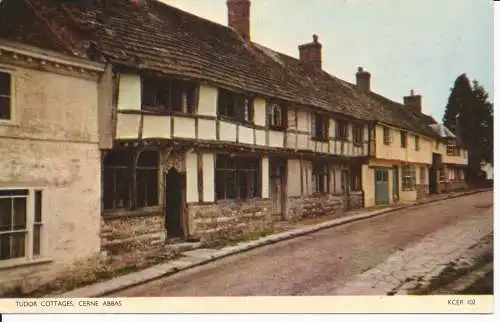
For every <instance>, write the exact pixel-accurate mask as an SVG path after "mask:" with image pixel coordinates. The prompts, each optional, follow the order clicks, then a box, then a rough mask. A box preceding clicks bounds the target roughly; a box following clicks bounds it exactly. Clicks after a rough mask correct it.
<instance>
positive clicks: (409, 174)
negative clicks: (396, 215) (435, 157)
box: [401, 164, 417, 191]
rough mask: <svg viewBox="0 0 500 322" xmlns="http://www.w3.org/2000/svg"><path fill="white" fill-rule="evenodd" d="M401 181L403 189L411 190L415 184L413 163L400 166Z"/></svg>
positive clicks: (415, 172)
mask: <svg viewBox="0 0 500 322" xmlns="http://www.w3.org/2000/svg"><path fill="white" fill-rule="evenodd" d="M401 178H402V180H401V183H402V187H403V191H413V190H415V189H416V185H417V170H416V167H415V165H414V164H403V165H402V167H401Z"/></svg>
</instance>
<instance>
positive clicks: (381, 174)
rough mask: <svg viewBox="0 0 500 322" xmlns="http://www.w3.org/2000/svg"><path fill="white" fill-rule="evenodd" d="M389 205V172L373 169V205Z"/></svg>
mask: <svg viewBox="0 0 500 322" xmlns="http://www.w3.org/2000/svg"><path fill="white" fill-rule="evenodd" d="M388 203H389V171H388V170H387V169H375V204H377V205H385V204H388Z"/></svg>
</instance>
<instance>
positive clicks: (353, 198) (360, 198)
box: [349, 191, 365, 210]
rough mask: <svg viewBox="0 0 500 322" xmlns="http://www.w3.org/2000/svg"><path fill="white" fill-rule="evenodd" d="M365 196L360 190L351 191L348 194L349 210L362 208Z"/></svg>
mask: <svg viewBox="0 0 500 322" xmlns="http://www.w3.org/2000/svg"><path fill="white" fill-rule="evenodd" d="M364 203H365V197H364V195H363V192H362V191H356V192H351V194H350V195H349V210H356V209H361V208H364Z"/></svg>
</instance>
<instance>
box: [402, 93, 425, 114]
mask: <svg viewBox="0 0 500 322" xmlns="http://www.w3.org/2000/svg"><path fill="white" fill-rule="evenodd" d="M403 100H404V105H405V106H406V107H409V108H412V109H413V110H414V111H415V112H417V113H420V114H421V113H422V96H421V95H415V91H414V90H411V91H410V96H405V97H404V98H403Z"/></svg>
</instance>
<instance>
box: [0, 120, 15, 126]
mask: <svg viewBox="0 0 500 322" xmlns="http://www.w3.org/2000/svg"><path fill="white" fill-rule="evenodd" d="M0 126H12V127H19V123H18V122H16V121H15V120H4V119H0Z"/></svg>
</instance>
